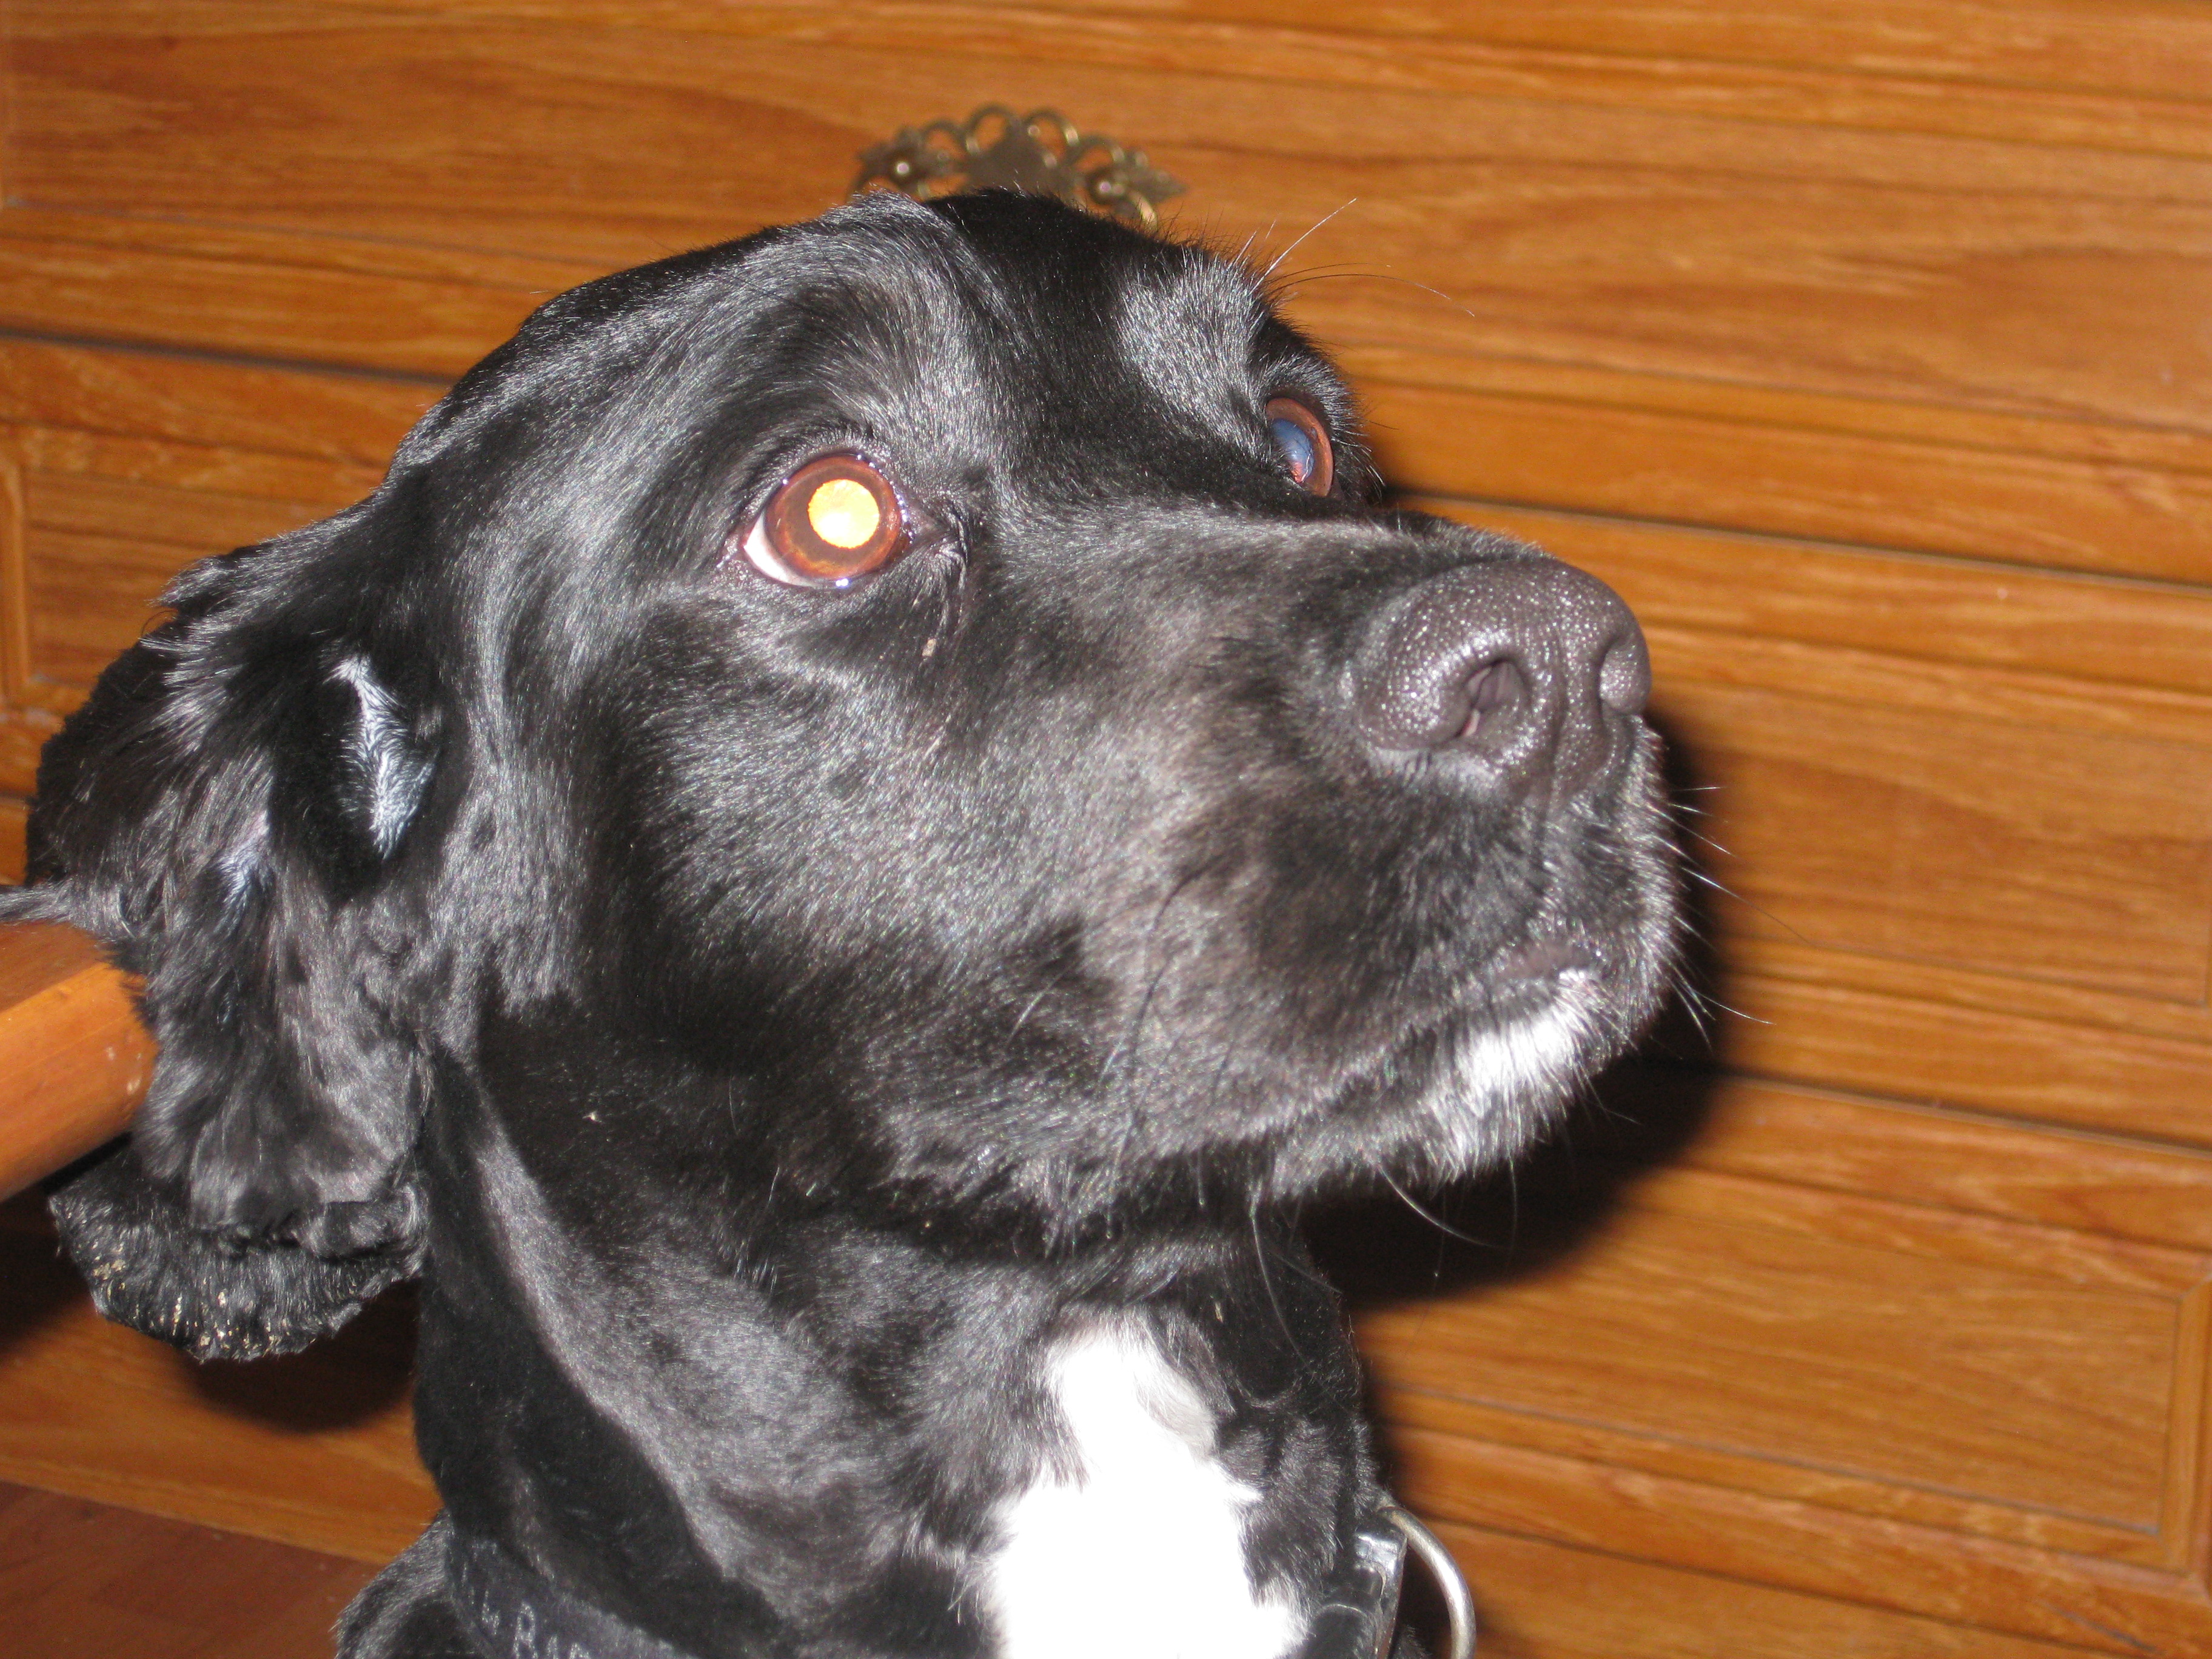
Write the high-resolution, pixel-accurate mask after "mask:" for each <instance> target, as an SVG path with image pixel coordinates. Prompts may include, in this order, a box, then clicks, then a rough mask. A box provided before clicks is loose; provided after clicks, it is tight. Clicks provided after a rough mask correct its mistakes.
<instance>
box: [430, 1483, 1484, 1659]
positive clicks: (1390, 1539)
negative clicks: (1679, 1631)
mask: <svg viewBox="0 0 2212 1659" xmlns="http://www.w3.org/2000/svg"><path fill="white" fill-rule="evenodd" d="M1402 1514H1404V1511H1403V1510H1399V1509H1398V1508H1397V1506H1396V1505H1395V1504H1386V1505H1385V1506H1384V1507H1383V1508H1382V1509H1381V1510H1377V1511H1376V1513H1375V1514H1374V1515H1373V1516H1370V1517H1369V1519H1368V1521H1367V1523H1366V1524H1365V1525H1364V1526H1362V1527H1360V1528H1358V1530H1356V1531H1355V1532H1354V1533H1353V1534H1352V1541H1351V1545H1350V1547H1349V1548H1347V1549H1346V1551H1345V1553H1344V1555H1343V1557H1342V1559H1340V1561H1339V1563H1338V1565H1337V1570H1336V1571H1335V1572H1334V1574H1333V1575H1332V1577H1331V1579H1330V1583H1329V1585H1328V1591H1327V1593H1326V1594H1325V1595H1323V1597H1322V1604H1321V1606H1320V1607H1318V1608H1316V1611H1315V1613H1314V1616H1313V1624H1312V1628H1311V1631H1310V1633H1309V1634H1308V1636H1307V1637H1306V1641H1305V1645H1304V1647H1302V1648H1300V1649H1299V1650H1298V1656H1297V1659H1389V1651H1390V1639H1391V1637H1392V1635H1393V1634H1394V1633H1395V1632H1396V1630H1397V1627H1398V1587H1399V1585H1400V1583H1401V1582H1402V1581H1403V1579H1404V1577H1405V1571H1406V1540H1407V1532H1406V1531H1405V1529H1404V1528H1403V1525H1402V1523H1401V1522H1399V1521H1398V1520H1397V1516H1400V1515H1402ZM1416 1524H1418V1523H1416ZM1454 1576H1455V1577H1456V1575H1454ZM446 1588H447V1592H448V1593H449V1594H450V1595H451V1596H452V1597H453V1611H454V1613H455V1614H456V1615H457V1616H458V1617H459V1620H460V1623H461V1628H462V1629H463V1630H464V1631H465V1632H467V1634H468V1638H469V1641H470V1644H471V1646H473V1647H474V1648H475V1649H476V1650H477V1653H478V1654H479V1655H480V1656H482V1659H692V1656H690V1655H687V1654H686V1653H684V1650H682V1649H680V1648H676V1647H672V1646H671V1645H670V1644H668V1643H666V1642H664V1641H662V1640H661V1639H660V1638H659V1637H657V1636H654V1635H653V1634H651V1633H650V1632H647V1631H642V1630H640V1629H639V1628H638V1627H637V1626H635V1625H633V1624H631V1623H630V1622H629V1620H626V1619H619V1618H617V1617H616V1616H615V1615H614V1614H613V1613H609V1612H608V1611H607V1610H606V1609H605V1608H604V1607H595V1606H594V1605H592V1603H591V1602H589V1601H585V1600H584V1599H583V1597H581V1596H580V1595H574V1594H572V1593H570V1592H569V1591H568V1590H565V1589H562V1588H561V1586H559V1585H558V1584H556V1583H553V1581H552V1580H551V1579H550V1578H546V1577H543V1576H542V1575H540V1574H538V1573H536V1572H533V1571H531V1570H530V1569H529V1568H528V1567H526V1566H525V1565H522V1563H521V1562H520V1561H518V1560H516V1559H514V1557H513V1556H512V1555H510V1554H509V1553H507V1551H506V1550H505V1549H504V1548H502V1547H501V1546H500V1545H498V1544H495V1543H494V1542H493V1541H491V1540H490V1539H489V1538H482V1537H477V1536H475V1535H473V1534H468V1533H464V1532H459V1531H449V1532H448V1533H447V1535H446ZM1471 1632H1472V1627H1471V1626H1470V1635H1471Z"/></svg>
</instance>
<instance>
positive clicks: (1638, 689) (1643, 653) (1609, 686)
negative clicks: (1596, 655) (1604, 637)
mask: <svg viewBox="0 0 2212 1659" xmlns="http://www.w3.org/2000/svg"><path fill="white" fill-rule="evenodd" d="M1597 694H1598V696H1599V698H1600V699H1601V701H1602V702H1604V704H1605V706H1606V707H1607V708H1610V709H1612V710H1613V713H1615V714H1642V713H1643V712H1644V703H1645V702H1648V701H1649V700H1650V696H1651V653H1650V650H1649V649H1648V648H1647V647H1645V645H1644V630H1643V629H1640V628H1638V627H1637V626H1636V624H1635V623H1633V622H1631V623H1629V628H1628V632H1627V633H1626V634H1623V635H1617V636H1616V637H1615V638H1614V639H1613V642H1612V643H1611V644H1610V645H1608V646H1607V647H1606V649H1605V659H1604V660H1603V661H1602V662H1601V663H1600V664H1599V665H1598V673H1597Z"/></svg>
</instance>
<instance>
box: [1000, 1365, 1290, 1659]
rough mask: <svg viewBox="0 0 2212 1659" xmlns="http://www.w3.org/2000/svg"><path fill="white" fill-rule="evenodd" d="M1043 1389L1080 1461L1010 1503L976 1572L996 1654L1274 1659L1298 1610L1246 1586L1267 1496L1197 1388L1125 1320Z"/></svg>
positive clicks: (1072, 1658) (1068, 1658)
mask: <svg viewBox="0 0 2212 1659" xmlns="http://www.w3.org/2000/svg"><path fill="white" fill-rule="evenodd" d="M1048 1381H1049V1384H1050V1387H1051V1389H1052V1392H1053V1396H1054V1400H1055V1401H1056V1402H1057V1403H1058V1405H1059V1407H1060V1414H1061V1417H1062V1419H1064V1424H1065V1427H1066V1434H1067V1447H1068V1449H1069V1451H1070V1452H1071V1453H1072V1456H1071V1457H1070V1458H1067V1459H1066V1460H1063V1466H1062V1467H1058V1468H1054V1467H1051V1466H1048V1467H1047V1468H1046V1469H1045V1470H1044V1471H1043V1472H1042V1474H1040V1475H1039V1477H1038V1479H1037V1480H1036V1482H1035V1483H1034V1484H1033V1485H1031V1486H1030V1487H1029V1488H1028V1489H1027V1490H1026V1491H1024V1492H1022V1493H1020V1494H1019V1495H1018V1497H1016V1498H1013V1499H1012V1502H1011V1503H1009V1504H1007V1506H1006V1510H1005V1511H1004V1512H1003V1514H1002V1516H1001V1517H1000V1527H1001V1536H1002V1537H1003V1539H1004V1542H1003V1543H1002V1544H1001V1545H1000V1547H999V1548H998V1549H997V1551H996V1552H995V1553H993V1554H992V1555H991V1556H990V1558H989V1559H987V1561H986V1562H985V1563H984V1564H983V1566H982V1571H981V1584H980V1588H981V1591H982V1599H983V1601H984V1605H985V1606H986V1607H987V1608H988V1610H989V1612H990V1613H991V1616H992V1618H993V1620H994V1621H995V1623H996V1624H997V1626H998V1630H999V1649H998V1651H999V1653H1000V1656H1001V1659H1280V1656H1281V1655H1282V1654H1284V1653H1285V1652H1287V1651H1288V1650H1290V1649H1291V1647H1292V1646H1294V1645H1295V1644H1297V1641H1298V1640H1299V1639H1300V1638H1302V1637H1303V1636H1304V1633H1305V1625H1306V1620H1305V1615H1304V1612H1303V1610H1301V1609H1299V1608H1298V1607H1295V1606H1293V1605H1292V1604H1291V1602H1289V1601H1286V1600H1284V1599H1281V1598H1280V1597H1279V1596H1274V1595H1259V1594H1257V1593H1255V1589H1254V1588H1253V1584H1252V1576H1251V1572H1250V1571H1249V1568H1248V1567H1247V1566H1246V1565H1245V1559H1244V1516H1245V1513H1246V1511H1247V1510H1249V1509H1250V1508H1251V1506H1252V1504H1254V1502H1255V1500H1256V1499H1257V1498H1258V1497H1259V1494H1258V1493H1257V1492H1254V1491H1253V1490H1252V1488H1251V1487H1249V1486H1245V1485H1244V1484H1243V1482H1241V1481H1239V1480H1237V1479H1235V1478H1234V1477H1233V1476H1232V1475H1231V1474H1230V1473H1229V1471H1228V1470H1226V1469H1225V1468H1223V1467H1222V1466H1221V1463H1220V1462H1219V1460H1218V1458H1217V1457H1216V1455H1215V1450H1216V1447H1215V1437H1216V1429H1217V1424H1216V1422H1215V1419H1214V1416H1213V1413H1212V1410H1211V1409H1210V1408H1209V1407H1207V1406H1206V1402H1205V1401H1203V1400H1202V1399H1200V1396H1199V1394H1198V1391H1197V1390H1196V1389H1194V1388H1193V1387H1192V1386H1191V1384H1190V1383H1188V1382H1187V1381H1186V1380H1185V1379H1184V1378H1183V1377H1182V1376H1179V1375H1178V1374H1177V1373H1176V1371H1175V1370H1173V1368H1172V1367H1170V1365H1169V1364H1168V1363H1167V1360H1166V1358H1165V1357H1164V1355H1162V1354H1161V1352H1159V1350H1158V1347H1157V1346H1155V1345H1154V1344H1153V1342H1152V1340H1151V1339H1150V1338H1149V1337H1148V1336H1146V1334H1143V1333H1142V1332H1140V1331H1139V1330H1136V1329H1133V1328H1127V1327H1103V1328H1098V1329H1096V1330H1092V1331H1089V1332H1086V1333H1085V1334H1083V1335H1081V1336H1079V1337H1077V1338H1075V1339H1073V1340H1070V1341H1068V1342H1067V1343H1066V1344H1065V1345H1064V1346H1061V1347H1060V1349H1059V1350H1058V1351H1057V1352H1055V1353H1054V1357H1053V1358H1052V1361H1051V1369H1050V1371H1049V1373H1048Z"/></svg>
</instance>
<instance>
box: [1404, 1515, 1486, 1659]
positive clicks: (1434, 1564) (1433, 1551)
mask: <svg viewBox="0 0 2212 1659" xmlns="http://www.w3.org/2000/svg"><path fill="white" fill-rule="evenodd" d="M1383 1515H1384V1516H1387V1517H1388V1518H1389V1522H1390V1524H1391V1525H1392V1526H1394V1527H1395V1528H1397V1529H1398V1530H1399V1531H1400V1532H1401V1533H1403V1534H1406V1541H1407V1543H1408V1544H1410V1545H1412V1546H1413V1553H1414V1554H1416V1555H1418V1556H1419V1557H1420V1558H1421V1564H1422V1565H1424V1566H1425V1567H1427V1568H1428V1570H1429V1577H1431V1578H1433V1579H1435V1580H1436V1581H1437V1589H1438V1590H1439V1591H1441V1592H1442V1593H1443V1598H1444V1613H1445V1616H1446V1617H1447V1618H1448V1619H1449V1620H1450V1621H1451V1638H1450V1644H1449V1646H1448V1647H1446V1648H1445V1650H1444V1659H1474V1636H1475V1628H1474V1592H1473V1591H1471V1590H1469V1589H1468V1587H1467V1578H1466V1577H1465V1575H1464V1574H1462V1572H1461V1571H1460V1570H1459V1563H1458V1562H1456V1561H1455V1560H1453V1559H1452V1558H1451V1552H1450V1551H1449V1550H1448V1549H1446V1548H1445V1547H1444V1546H1443V1540H1442V1539H1441V1538H1438V1537H1437V1535H1436V1534H1434V1533H1432V1532H1431V1531H1430V1530H1429V1529H1428V1528H1426V1527H1425V1526H1423V1525H1422V1524H1421V1523H1420V1522H1419V1520H1418V1519H1416V1518H1415V1516H1414V1515H1413V1511H1412V1510H1407V1509H1404V1508H1401V1506H1400V1505H1398V1504H1384V1505H1383Z"/></svg>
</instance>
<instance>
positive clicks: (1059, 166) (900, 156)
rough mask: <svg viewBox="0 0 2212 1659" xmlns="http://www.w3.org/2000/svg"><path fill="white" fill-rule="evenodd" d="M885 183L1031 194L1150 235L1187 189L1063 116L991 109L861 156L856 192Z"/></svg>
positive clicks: (934, 193)
mask: <svg viewBox="0 0 2212 1659" xmlns="http://www.w3.org/2000/svg"><path fill="white" fill-rule="evenodd" d="M878 185H888V186H889V187H890V188H891V189H893V190H896V191H904V192H905V193H906V194H907V195H908V196H911V197H914V198H915V200H916V201H920V202H932V201H935V200H936V199H937V198H938V197H940V196H952V195H957V194H958V193H959V192H960V191H966V190H994V189H1003V190H1022V191H1029V192H1030V193H1031V194H1032V195H1036V196H1053V197H1058V198H1059V199H1060V200H1061V201H1063V202H1066V203H1067V204H1070V205H1071V206H1073V207H1079V208H1089V209H1090V210H1091V211H1093V212H1095V213H1106V214H1111V215H1112V216H1114V217H1115V218H1117V219H1125V220H1127V222H1129V223H1131V224H1133V225H1136V226H1138V227H1139V228H1142V229H1145V230H1153V229H1157V228H1158V226H1159V210H1158V204H1160V203H1162V202H1164V201H1165V200H1166V199H1167V198H1168V197H1170V196H1180V195H1182V190H1183V187H1182V185H1181V184H1180V183H1178V182H1177V181H1176V179H1171V178H1170V177H1169V176H1168V175H1167V174H1166V173H1162V172H1160V171H1159V170H1158V168H1157V167H1153V166H1152V163H1151V162H1150V161H1146V159H1145V152H1144V151H1142V150H1140V149H1123V148H1122V147H1121V145H1119V144H1117V143H1115V142H1114V141H1113V140H1112V139H1110V138H1107V137H1101V136H1100V135H1099V134H1097V133H1095V132H1084V131H1080V130H1079V129H1078V128H1077V126H1076V125H1075V123H1074V122H1073V121H1071V120H1069V119H1068V118H1066V116H1064V115H1062V114H1060V112H1059V111H1057V110H1049V109H1038V110H1031V111H1030V112H1029V113H1028V114H1027V115H1016V114H1015V113H1014V112H1013V111H1012V110H1010V109H1008V108H1007V107H1006V106H1005V105H1003V104H986V105H984V106H983V107H982V108H981V109H979V110H977V111H976V112H975V113H974V114H973V115H971V116H969V118H968V119H967V120H966V121H965V122H956V121H932V122H930V123H929V124H928V125H927V126H921V127H902V128H900V129H899V131H897V133H896V134H895V135H894V136H893V137H891V138H890V141H889V142H888V143H881V144H877V145H875V146H874V147H873V148H872V149H865V150H863V151H861V152H860V177H859V178H858V179H854V181H853V193H854V195H855V196H857V195H859V194H860V192H861V191H864V190H868V189H871V188H872V187H875V186H878Z"/></svg>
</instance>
